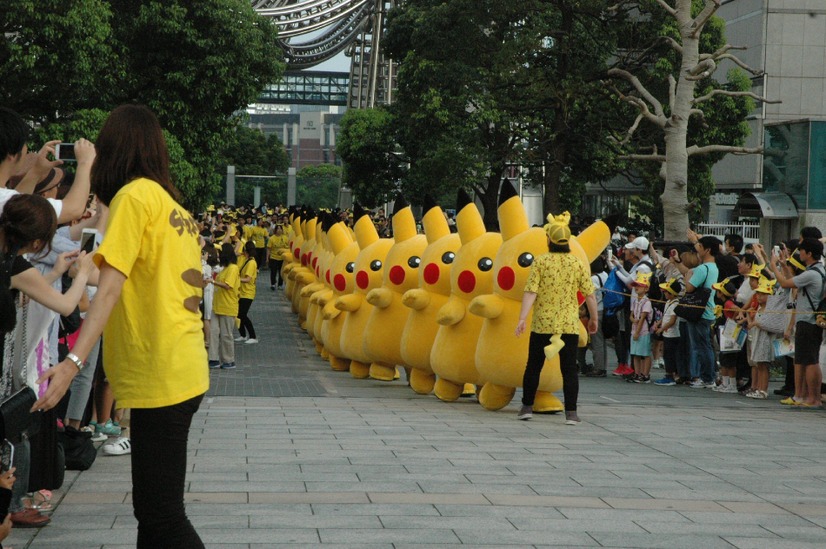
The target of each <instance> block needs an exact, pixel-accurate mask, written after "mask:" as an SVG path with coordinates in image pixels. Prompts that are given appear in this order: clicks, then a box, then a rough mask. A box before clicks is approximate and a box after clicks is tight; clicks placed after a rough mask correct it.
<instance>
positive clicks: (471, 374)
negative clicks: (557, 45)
mask: <svg viewBox="0 0 826 549" xmlns="http://www.w3.org/2000/svg"><path fill="white" fill-rule="evenodd" d="M497 213H498V218H499V226H500V228H501V232H500V233H497V232H491V231H487V230H486V229H485V226H484V223H483V220H482V216H481V214H480V212H479V210H478V208H477V207H476V205H475V204H474V203H473V201H472V200H471V199H470V197H469V196H467V194H466V193H464V192H462V191H460V195H459V200H458V204H457V214H456V229H457V232H456V233H451V232H450V228H449V226H448V223H447V220H446V218H445V215H444V212H443V211H442V209H441V208H440V207H439V206H437V205H436V204H435V203H433V202H432V201H428V200H426V203H425V206H424V213H423V216H422V220H421V223H422V227H423V229H424V234H417V228H416V221H415V219H414V216H413V213H412V210H411V208H410V206H408V205H407V204H406V203H404V202H403V200H401V199H400V200H398V201H397V202H396V205H395V209H394V213H393V217H392V220H391V222H392V227H393V235H394V236H393V238H380V237H379V234H378V232H377V231H376V228H375V226H374V225H373V222H372V220H371V218H370V216H369V215H368V212H365V211H363V210H362V209H361V208H359V207H358V206H356V207H355V212H354V224H353V227H352V229H351V228H349V227H347V226H346V225H345V224H344V223H342V222H340V221H337V220H336V219H335V218H333V217H332V216H331V215H330V214H324V213H322V214H318V215H316V214H315V213H314V212H312V211H305V212H299V211H294V213H293V216H292V219H291V224H292V228H293V234H292V236H291V239H290V252H289V253H287V254H285V262H284V267H283V273H284V277H285V280H287V284H286V286H285V292H286V295H287V298H288V299H289V300H290V301H291V303H292V305H293V312H294V313H296V314H297V316H298V320H299V323H300V324H301V327H302V328H303V329H305V330H306V331H307V332H308V334H309V335H310V337H312V339H313V341H314V342H315V344H316V347H317V349H318V351H319V354H320V355H321V356H322V357H323V358H325V359H326V360H328V361H329V363H330V366H331V368H332V369H334V370H337V371H349V372H350V374H351V375H352V376H353V377H355V378H368V377H369V378H373V379H377V380H382V381H392V380H393V379H397V378H398V377H399V373H398V367H402V368H404V369H405V370H406V371H407V379H408V381H409V384H410V387H411V388H412V389H413V391H415V392H416V393H419V394H429V393H431V392H433V393H434V394H435V395H436V397H438V398H439V399H441V400H443V401H446V402H450V401H454V400H456V399H458V398H459V397H460V396H462V395H467V394H473V392H474V388H476V389H478V393H477V396H478V400H479V403H480V404H481V405H482V406H483V407H484V408H486V409H488V410H499V409H501V408H503V407H505V406H507V405H508V404H509V403H510V401H511V400H512V398H513V396H514V393H515V391H516V388H517V387H521V385H522V376H523V374H524V371H525V363H526V361H527V354H528V338H527V337H521V338H517V337H516V336H515V335H514V329H515V327H516V324H517V321H518V318H519V311H520V307H521V303H522V295H523V288H524V286H525V282H526V280H527V278H528V273H529V271H530V267H531V264H532V263H533V260H534V258H536V257H538V256H539V255H541V254H543V253H547V251H548V246H547V239H546V235H545V231H544V230H543V229H542V228H541V227H534V228H531V227H530V226H529V222H528V218H527V215H526V213H525V210H524V207H523V206H522V204H521V202H520V200H519V197H518V195H517V193H516V191H515V189H514V188H513V186H512V185H511V184H510V183H507V182H506V183H505V184H504V185H503V188H502V192H501V195H500V198H499V206H498V212H497ZM611 230H612V228H611V227H609V226H608V225H607V224H606V223H604V222H602V221H597V222H596V223H594V224H593V225H591V226H589V227H587V228H586V229H585V230H584V231H582V233H580V234H579V235H578V236H576V237H573V238H572V239H571V241H570V247H571V253H572V254H574V255H575V256H576V257H577V258H578V259H580V260H581V261H582V262H583V263H584V264H585V265H586V266H589V265H590V263H591V262H592V261H593V260H594V259H596V257H597V256H598V255H599V254H600V253H602V251H603V250H604V249H605V248H606V247H607V246H608V244H609V242H610V237H611ZM288 260H289V261H288ZM528 321H529V322H530V319H528ZM587 338H588V336H587V333H585V331H584V327H583V332H582V334H581V336H580V345H581V346H582V345H585V344H587ZM547 355H548V356H547V360H548V362H547V363H546V365H545V367H544V368H543V370H542V375H541V378H540V384H539V392H538V393H537V397H536V401H535V404H534V411H536V412H557V411H561V410H563V406H562V403H561V402H560V401H559V399H557V398H556V397H555V396H554V395H553V394H552V393H553V392H554V391H559V390H560V389H561V388H562V377H561V375H560V370H559V360H558V357H557V356H556V354H555V353H554V352H552V351H551V350H550V349H548V353H547Z"/></svg>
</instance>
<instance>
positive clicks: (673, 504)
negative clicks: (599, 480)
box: [603, 498, 729, 512]
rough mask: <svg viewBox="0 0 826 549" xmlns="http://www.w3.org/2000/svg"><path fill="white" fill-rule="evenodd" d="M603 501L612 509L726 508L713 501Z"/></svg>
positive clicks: (686, 509)
mask: <svg viewBox="0 0 826 549" xmlns="http://www.w3.org/2000/svg"><path fill="white" fill-rule="evenodd" d="M603 499H604V501H605V503H606V504H608V505H610V506H611V507H613V508H614V509H652V510H658V509H659V510H664V511H668V510H674V511H715V510H716V511H721V512H729V511H728V509H725V508H724V507H722V506H720V505H717V504H716V503H715V502H713V501H703V500H677V499H631V498H627V499H626V498H603Z"/></svg>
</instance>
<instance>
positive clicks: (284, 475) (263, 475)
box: [186, 467, 384, 482]
mask: <svg viewBox="0 0 826 549" xmlns="http://www.w3.org/2000/svg"><path fill="white" fill-rule="evenodd" d="M246 476H247V477H249V481H250V482H272V481H280V482H287V481H298V482H307V481H325V482H358V480H359V475H358V473H356V472H354V471H341V470H339V471H336V472H329V473H306V472H303V471H291V472H276V471H270V470H269V469H267V468H260V467H256V468H255V469H253V468H251V467H248V468H247V472H246ZM382 477H383V478H384V475H382ZM186 478H187V480H189V479H190V475H187V476H186ZM193 480H195V479H193ZM242 480H247V479H246V478H244V479H242Z"/></svg>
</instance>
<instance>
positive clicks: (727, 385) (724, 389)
mask: <svg viewBox="0 0 826 549" xmlns="http://www.w3.org/2000/svg"><path fill="white" fill-rule="evenodd" d="M711 287H712V288H713V289H714V290H715V291H716V292H717V301H718V303H721V304H722V312H721V315H720V324H719V325H720V326H724V325H725V323H726V321H727V320H729V319H731V320H734V319H735V317H736V316H737V311H738V310H739V307H738V306H737V303H736V302H735V301H734V295H735V294H736V293H737V286H736V285H735V284H734V283H733V282H732V281H731V279H730V278H726V279H725V280H722V281H720V282H718V283H716V284H712V285H711ZM737 354H738V353H737V352H728V353H723V352H721V353H720V378H721V380H722V381H721V383H720V385H717V386H715V387H714V388H713V390H715V391H717V392H718V393H736V392H737Z"/></svg>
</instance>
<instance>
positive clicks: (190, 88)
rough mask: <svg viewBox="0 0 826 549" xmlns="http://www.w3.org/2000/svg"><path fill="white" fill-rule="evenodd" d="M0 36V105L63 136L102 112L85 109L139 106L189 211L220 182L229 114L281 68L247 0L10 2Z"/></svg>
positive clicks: (265, 26) (231, 129)
mask: <svg viewBox="0 0 826 549" xmlns="http://www.w3.org/2000/svg"><path fill="white" fill-rule="evenodd" d="M0 28H1V29H2V31H3V37H2V38H0V98H2V99H0V102H2V104H3V105H6V106H8V107H10V108H13V109H15V110H17V111H18V112H20V114H21V115H23V116H24V117H25V118H26V119H28V120H31V121H32V122H34V123H37V124H42V125H43V131H42V132H41V134H42V135H43V136H50V137H51V136H57V135H65V137H64V138H65V139H69V138H70V136H75V137H77V136H80V135H83V136H85V137H90V136H92V135H96V134H97V130H98V129H99V127H100V122H102V120H103V118H105V116H92V117H90V115H89V114H88V112H87V111H88V110H89V109H99V110H100V111H102V112H104V113H106V112H109V111H110V110H112V109H113V108H115V107H116V106H118V105H120V104H123V103H128V102H138V103H144V104H146V105H148V106H149V107H150V108H152V109H153V110H154V111H155V113H156V114H157V115H158V118H159V119H160V120H161V124H162V125H163V127H164V128H166V129H167V130H168V132H169V133H168V137H169V138H168V143H167V144H168V145H169V148H170V154H171V156H172V161H173V166H172V169H173V174H174V176H175V180H176V183H177V185H178V186H179V188H180V189H181V191H182V193H183V198H182V200H183V202H184V204H185V205H186V206H187V207H192V208H195V207H199V206H200V205H202V204H204V203H206V202H207V201H209V200H210V199H211V198H212V195H213V193H214V192H215V191H216V190H217V189H218V188H219V186H220V180H221V178H222V173H223V166H222V157H223V155H222V151H223V149H224V147H225V144H226V143H227V142H229V141H231V140H232V138H233V136H234V133H235V128H236V126H237V124H238V120H237V119H236V117H235V116H234V114H235V113H236V112H237V111H239V110H240V109H242V108H244V107H245V106H246V105H248V104H250V103H252V102H253V101H254V100H255V99H256V98H257V96H258V94H259V92H260V90H261V89H262V88H263V86H264V85H266V84H269V83H271V82H275V81H277V80H278V79H279V78H280V76H281V74H282V72H283V69H284V65H283V63H282V62H281V59H282V58H283V54H282V52H281V51H280V49H279V47H278V45H277V43H276V28H275V26H274V25H272V23H271V22H269V21H268V20H267V19H265V18H263V17H260V16H259V15H257V14H256V13H255V11H254V10H253V8H252V6H251V4H250V2H248V1H247V0H199V1H198V2H193V1H191V0H165V1H159V0H148V1H144V0H118V1H117V2H104V1H103V0H39V1H37V2H35V1H34V0H15V1H14V2H4V5H3V10H1V11H0ZM82 124H86V126H83V125H82ZM81 130H82V131H81ZM75 131H77V132H79V133H73V132H75ZM86 132H88V133H86ZM173 137H174V139H173ZM272 145H273V147H275V144H274V143H273V144H272ZM173 149H175V150H173ZM279 161H280V160H279Z"/></svg>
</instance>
